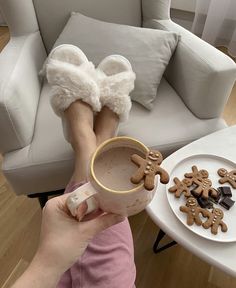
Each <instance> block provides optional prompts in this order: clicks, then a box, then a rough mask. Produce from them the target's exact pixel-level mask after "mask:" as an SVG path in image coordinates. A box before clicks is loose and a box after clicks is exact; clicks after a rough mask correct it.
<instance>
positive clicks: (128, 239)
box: [58, 103, 136, 288]
mask: <svg viewBox="0 0 236 288" xmlns="http://www.w3.org/2000/svg"><path fill="white" fill-rule="evenodd" d="M80 104H81V103H80ZM77 108H78V109H77V110H76V111H74V112H75V114H76V113H78V114H79V113H80V111H81V110H83V111H84V112H85V114H84V116H83V117H85V118H83V121H85V119H86V118H87V120H89V121H88V122H86V121H85V123H83V124H81V123H82V122H81V121H78V120H77V121H75V120H74V117H73V115H68V114H70V113H72V112H71V111H72V109H70V110H69V111H67V112H68V113H67V116H66V117H67V120H68V121H69V124H70V127H71V136H72V139H74V140H73V141H72V146H73V148H74V151H75V158H76V159H75V160H76V162H75V171H74V174H73V176H72V181H73V182H74V183H73V182H71V184H69V185H68V186H67V189H66V192H72V191H73V190H74V189H76V188H77V187H78V186H79V185H80V184H78V182H81V181H86V180H87V174H86V172H87V165H88V164H89V159H90V157H91V154H92V153H93V151H94V149H95V148H96V140H97V139H96V137H95V134H94V132H93V130H92V127H93V121H92V115H91V113H90V112H91V111H90V110H86V111H85V109H84V105H79V106H78V105H77ZM87 108H88V107H86V109H87ZM73 109H74V108H73ZM80 115H82V114H80ZM68 116H70V117H68ZM77 116H78V115H77ZM77 116H76V117H77ZM99 116H100V117H99V118H97V119H96V121H97V122H95V123H96V127H97V129H98V130H96V131H97V133H98V131H99V133H98V135H96V136H98V138H99V139H98V141H97V142H103V141H104V140H106V139H108V138H110V137H113V136H114V133H115V130H116V128H117V125H118V119H117V118H118V117H117V116H116V115H115V114H114V113H113V112H111V111H109V109H108V108H107V109H103V110H102V112H100V115H99ZM78 117H80V116H78ZM98 119H99V120H98ZM113 120H114V121H113ZM108 122H109V123H110V125H109V127H107V125H106V124H107V123H108ZM78 126H79V127H78ZM72 128H73V129H72ZM81 130H82V132H81ZM81 133H82V134H81ZM85 133H86V135H84V134H85ZM77 134H78V135H77ZM82 135H83V137H82ZM75 139H76V140H75ZM81 153H84V155H83V158H82V160H81ZM76 182H77V184H76ZM111 267H112V269H111ZM70 273H71V282H72V286H73V285H74V286H75V287H80V286H86V287H95V286H96V287H98V288H100V287H101V288H104V287H105V286H106V287H114V288H120V287H127V288H128V287H130V288H133V287H134V281H135V275H136V269H135V264H134V252H133V239H132V234H131V230H130V226H129V222H128V220H127V219H126V220H125V221H124V222H122V223H120V224H117V225H115V226H113V227H111V228H109V229H106V230H105V231H103V232H102V233H100V234H99V235H97V237H95V238H94V239H93V240H92V241H91V242H90V244H89V246H88V247H87V249H86V251H85V253H84V255H83V256H82V258H81V259H80V260H79V261H77V262H76V263H75V264H74V265H73V266H72V267H71V268H70ZM101 275H102V277H101ZM121 276H122V277H121ZM64 278H66V275H65V276H64ZM64 280H65V279H62V280H61V281H62V282H63V281H64ZM59 287H60V286H58V288H59Z"/></svg>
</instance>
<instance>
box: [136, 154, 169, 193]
mask: <svg viewBox="0 0 236 288" xmlns="http://www.w3.org/2000/svg"><path fill="white" fill-rule="evenodd" d="M131 160H132V161H133V162H134V163H135V164H136V165H138V166H139V168H138V170H137V172H136V173H134V174H133V176H132V177H131V182H132V183H134V184H138V183H140V182H141V180H142V179H143V180H144V187H145V188H146V189H147V190H152V189H153V188H154V179H155V175H157V174H159V175H160V181H161V183H163V184H167V183H168V182H169V175H168V173H167V172H166V171H165V170H164V169H162V168H161V167H160V164H161V163H162V161H163V157H162V154H161V153H160V152H159V151H154V150H150V151H149V152H148V153H147V155H146V158H145V159H144V158H142V157H140V156H139V155H137V154H134V155H132V156H131Z"/></svg>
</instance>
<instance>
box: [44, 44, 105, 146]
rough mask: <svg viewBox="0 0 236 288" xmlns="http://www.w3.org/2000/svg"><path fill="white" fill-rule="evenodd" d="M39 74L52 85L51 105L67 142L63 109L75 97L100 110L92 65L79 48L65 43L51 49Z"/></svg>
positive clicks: (66, 128) (66, 127)
mask: <svg viewBox="0 0 236 288" xmlns="http://www.w3.org/2000/svg"><path fill="white" fill-rule="evenodd" d="M41 74H43V75H46V78H47V80H48V82H49V84H51V85H52V89H51V105H52V108H53V110H54V112H55V113H56V114H57V115H58V116H59V117H61V119H62V127H63V132H64V136H65V139H66V140H67V141H68V142H70V131H69V127H68V123H66V119H65V115H64V111H65V110H66V109H67V108H68V107H69V106H70V105H71V104H72V103H73V102H74V101H76V100H78V99H81V100H82V101H84V102H86V103H88V104H89V105H90V106H91V107H92V109H93V110H94V111H95V112H97V111H100V109H101V103H100V100H99V97H100V93H99V87H98V84H97V83H96V77H97V76H96V71H95V68H94V65H93V64H92V63H91V62H89V61H88V59H87V57H86V55H85V54H84V53H83V51H82V50H81V49H79V48H78V47H76V46H73V45H68V44H64V45H60V46H58V47H56V48H55V49H53V50H52V51H51V53H50V54H49V56H48V58H47V60H46V62H45V64H44V66H43V69H42V70H41Z"/></svg>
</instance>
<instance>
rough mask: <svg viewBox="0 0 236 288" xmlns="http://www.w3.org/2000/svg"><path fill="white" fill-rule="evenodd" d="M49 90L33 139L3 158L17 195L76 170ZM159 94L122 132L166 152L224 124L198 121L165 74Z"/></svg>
mask: <svg viewBox="0 0 236 288" xmlns="http://www.w3.org/2000/svg"><path fill="white" fill-rule="evenodd" d="M49 92H50V87H49V85H48V84H47V83H45V84H44V86H43V90H42V93H41V96H40V101H39V106H38V113H37V118H36V125H35V133H34V137H33V140H32V143H31V144H30V145H28V146H26V147H25V148H23V149H19V150H17V151H14V152H11V153H7V154H6V155H5V157H4V162H3V172H4V174H5V176H6V177H7V179H8V180H9V182H10V183H11V185H12V186H13V188H14V190H15V192H16V193H17V194H31V193H37V192H45V191H52V190H57V189H58V190H59V189H63V188H64V187H65V186H66V184H67V182H68V181H69V179H70V177H71V174H72V171H73V151H72V148H71V146H70V144H68V143H67V142H66V141H65V139H64V136H63V132H62V128H61V120H60V118H58V117H57V116H56V115H55V114H54V112H53V111H52V108H51V106H50V104H49ZM157 94H158V96H157V99H156V100H155V101H154V107H153V110H152V111H147V110H146V109H145V108H144V107H143V106H141V105H140V104H138V103H135V102H134V103H133V107H132V109H131V114H130V118H129V121H128V122H127V123H123V124H121V125H120V129H119V133H118V134H119V135H129V136H131V137H134V138H137V139H139V140H140V141H142V142H143V143H145V144H146V145H147V146H149V147H152V148H157V149H160V150H161V151H162V152H163V153H164V154H165V155H168V154H170V153H171V152H173V151H175V150H176V149H178V148H180V147H182V146H184V145H186V144H187V143H190V142H192V141H193V140H195V139H198V138H200V137H201V136H204V135H206V134H209V133H211V132H214V131H217V130H219V129H222V128H225V127H226V125H225V122H224V121H223V120H222V119H219V118H216V119H210V120H200V119H198V118H197V117H195V116H194V115H193V114H192V113H191V112H190V111H189V110H188V109H187V108H186V106H185V105H184V103H183V101H182V100H181V98H180V97H179V96H178V95H177V93H176V92H175V90H174V89H173V88H172V87H171V86H170V85H169V84H168V82H167V81H166V80H165V79H164V78H163V79H162V81H161V84H160V86H159V89H158V93H157ZM52 131H53V133H52Z"/></svg>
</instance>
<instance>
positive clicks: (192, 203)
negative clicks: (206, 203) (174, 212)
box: [179, 197, 206, 226]
mask: <svg viewBox="0 0 236 288" xmlns="http://www.w3.org/2000/svg"><path fill="white" fill-rule="evenodd" d="M179 210H180V211H181V212H183V213H186V214H187V224H188V225H189V226H191V225H193V224H194V223H196V224H197V225H198V226H200V225H201V224H202V220H201V219H200V214H202V215H203V216H205V215H206V210H205V209H203V208H201V207H199V206H198V203H197V200H196V199H195V198H194V197H189V198H188V199H187V202H186V206H180V207H179Z"/></svg>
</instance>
